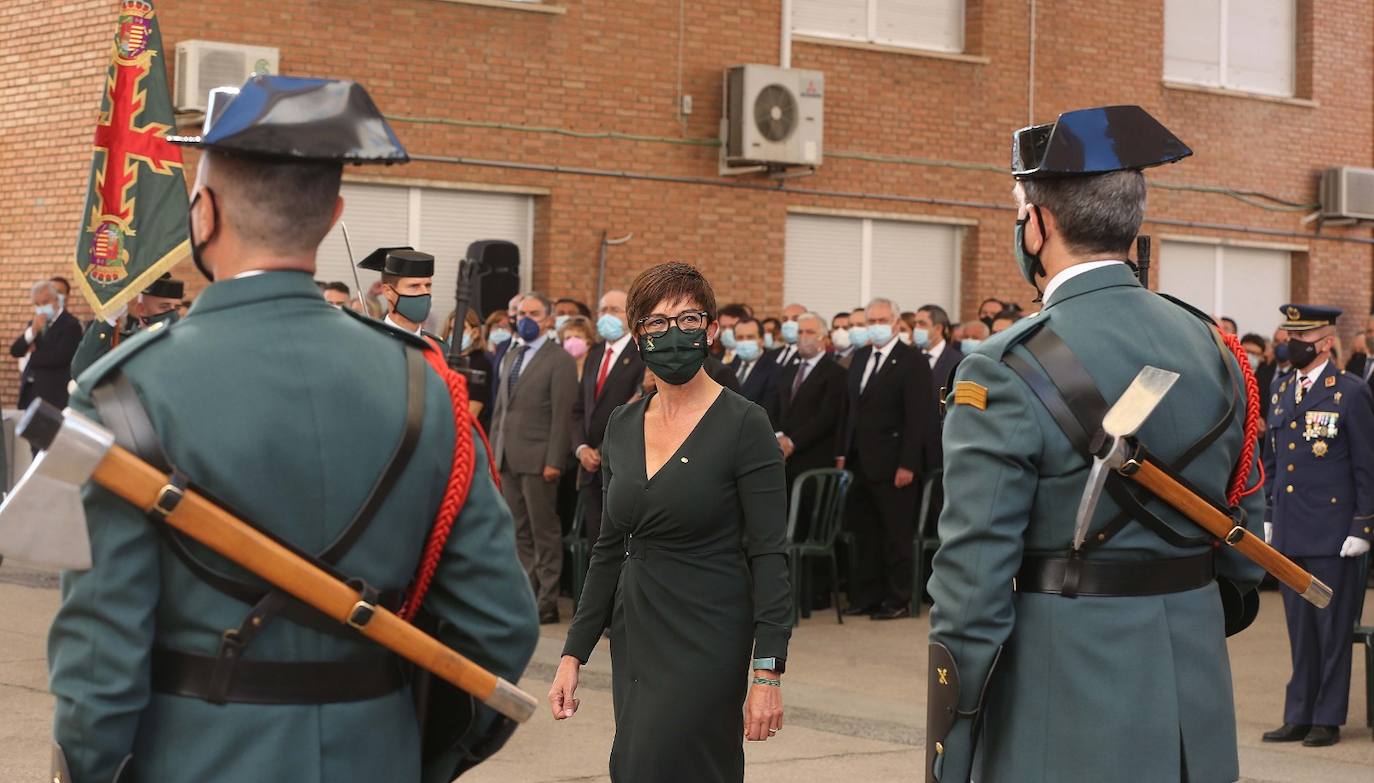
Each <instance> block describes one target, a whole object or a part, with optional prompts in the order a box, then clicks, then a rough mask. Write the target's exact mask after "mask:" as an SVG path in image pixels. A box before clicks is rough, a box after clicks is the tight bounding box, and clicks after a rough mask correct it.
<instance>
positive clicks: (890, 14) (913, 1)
mask: <svg viewBox="0 0 1374 783" xmlns="http://www.w3.org/2000/svg"><path fill="white" fill-rule="evenodd" d="M874 2H875V5H876V17H877V19H876V21H875V33H874V40H875V42H877V43H883V44H892V45H895V46H911V47H915V48H919V49H934V50H937V51H942V52H962V51H963V50H964V2H963V0H874Z"/></svg>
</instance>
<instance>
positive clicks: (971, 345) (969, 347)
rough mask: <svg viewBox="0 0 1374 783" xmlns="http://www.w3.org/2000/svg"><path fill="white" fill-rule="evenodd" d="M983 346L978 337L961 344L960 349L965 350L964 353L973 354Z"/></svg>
mask: <svg viewBox="0 0 1374 783" xmlns="http://www.w3.org/2000/svg"><path fill="white" fill-rule="evenodd" d="M982 344H983V341H982V340H979V339H978V338H977V337H970V338H968V339H967V340H964V341H963V342H962V343H959V347H960V348H962V349H963V352H964V353H973V352H974V351H976V350H978V346H980V345H982Z"/></svg>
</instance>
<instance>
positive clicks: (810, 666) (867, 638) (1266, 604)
mask: <svg viewBox="0 0 1374 783" xmlns="http://www.w3.org/2000/svg"><path fill="white" fill-rule="evenodd" d="M55 584H56V581H55V579H54V578H53V577H52V576H51V575H49V574H45V573H42V572H38V571H35V570H32V569H26V568H23V567H22V566H17V565H15V564H13V563H5V564H4V565H3V566H0V605H3V606H4V607H5V612H4V613H3V614H2V615H0V748H4V751H3V753H0V783H11V782H13V783H20V781H24V782H25V783H27V781H33V780H42V779H45V777H44V773H45V772H46V770H47V764H48V752H49V750H48V749H49V744H48V743H49V722H50V718H51V712H52V698H51V697H50V696H48V694H47V690H46V666H45V657H44V649H45V648H44V639H45V636H46V632H47V626H48V624H49V623H50V622H51V620H52V615H53V612H54V611H55V610H56V608H57V591H56V589H55ZM564 608H565V616H566V613H567V612H566V609H567V607H566V606H565V607H564ZM1372 621H1374V600H1369V601H1366V608H1365V622H1366V623H1370V622H1372ZM928 628H929V623H928V621H927V618H926V617H925V616H923V617H921V618H920V619H916V620H905V621H895V622H888V623H875V622H871V621H869V620H867V619H858V620H850V621H848V622H846V623H845V624H844V625H843V626H840V625H837V624H836V623H835V616H834V613H833V612H829V613H827V612H818V613H816V615H815V616H813V617H812V618H810V619H809V620H805V621H803V622H802V624H801V626H800V627H799V628H798V629H797V630H796V632H795V634H794V636H793V642H792V653H791V657H790V659H789V661H788V671H787V675H786V677H785V680H786V684H785V685H784V688H783V694H784V697H783V698H784V703H785V707H786V713H787V716H786V728H785V729H784V730H783V732H782V733H781V734H779V735H778V736H777V737H776V738H775V739H773V740H770V741H769V742H766V743H749V744H748V745H747V747H746V758H747V759H748V773H747V779H748V780H749V781H750V783H781V782H782V781H788V782H789V783H791V782H793V781H808V782H809V781H817V782H819V781H864V782H865V783H869V782H870V781H871V782H872V783H883V782H885V781H894V782H895V781H903V783H910V782H915V781H919V770H920V766H921V761H922V759H923V754H924V751H923V747H924V737H925V733H924V721H925V688H924V684H923V683H924V682H925V671H926V651H925V647H926V643H925V638H926V631H927V630H928ZM566 630H567V625H566V622H565V623H564V624H563V625H559V626H545V627H544V631H543V638H542V639H541V642H540V646H539V650H538V652H537V653H536V655H535V659H534V662H533V664H532V665H531V666H530V669H529V671H528V672H527V674H526V676H525V678H524V680H523V681H522V682H521V686H522V687H524V688H525V689H526V690H528V691H530V692H531V693H533V694H534V695H536V696H538V697H539V698H540V699H541V700H542V699H543V698H544V696H545V694H547V693H548V688H549V683H550V681H551V679H552V677H553V672H554V669H555V666H556V665H557V662H558V654H559V652H560V650H561V647H562V643H563V635H564V633H565V632H566ZM1231 661H1232V667H1233V669H1234V678H1235V690H1236V708H1237V714H1238V716H1239V725H1240V760H1241V772H1242V773H1243V775H1244V778H1243V779H1244V780H1245V781H1249V782H1251V783H1344V782H1345V781H1349V783H1369V781H1371V780H1374V741H1371V735H1370V730H1369V729H1368V728H1366V727H1365V726H1364V719H1365V702H1364V687H1363V686H1364V677H1365V676H1366V673H1365V672H1364V671H1363V668H1364V667H1363V665H1362V663H1360V662H1359V661H1358V660H1357V661H1356V662H1355V664H1354V672H1353V678H1352V692H1351V699H1350V724H1349V725H1347V726H1346V728H1345V730H1344V732H1343V735H1342V741H1341V743H1340V744H1339V745H1336V746H1335V747H1332V748H1322V749H1314V748H1303V747H1301V745H1292V744H1289V745H1265V744H1262V743H1261V742H1260V734H1261V733H1263V732H1264V731H1266V730H1268V729H1271V728H1274V727H1275V726H1276V725H1277V724H1278V723H1279V722H1280V718H1281V716H1282V709H1283V690H1284V684H1285V682H1286V681H1287V677H1288V671H1289V670H1288V666H1289V662H1288V643H1287V637H1286V632H1285V630H1284V623H1283V612H1282V609H1281V607H1280V605H1279V601H1278V599H1277V594H1275V593H1266V594H1265V595H1264V601H1263V609H1262V610H1261V613H1260V617H1259V620H1257V621H1256V623H1255V625H1254V626H1252V627H1251V628H1250V629H1249V630H1248V631H1246V632H1245V633H1243V634H1241V635H1240V636H1239V637H1237V638H1236V639H1234V640H1232V644H1231ZM609 663H610V661H609V655H607V654H606V650H605V649H604V643H603V649H601V650H599V651H598V652H597V654H596V655H595V656H594V657H593V659H592V662H591V664H589V666H588V667H587V668H586V669H585V670H584V673H583V677H582V686H581V688H580V690H579V694H578V695H579V697H580V698H581V699H582V707H581V710H580V711H579V713H578V715H577V717H575V718H573V719H572V720H569V721H563V722H560V723H555V722H554V720H553V719H552V718H551V717H550V716H549V714H548V712H547V711H541V712H540V713H538V714H537V715H536V716H535V718H534V719H533V720H531V721H530V723H529V724H528V725H527V726H525V727H523V728H522V729H521V730H520V731H519V732H517V733H516V735H515V738H514V739H512V740H511V743H510V744H509V745H508V746H507V747H506V749H505V751H503V752H502V753H501V754H500V755H498V756H497V757H496V758H495V759H493V760H492V761H489V762H488V763H486V764H485V765H483V766H482V767H480V768H478V769H477V770H475V771H473V772H472V773H469V775H467V776H465V777H464V778H463V781H464V783H600V782H601V781H607V780H609V778H608V777H607V776H606V758H607V754H608V752H609V750H610V744H611V737H612V734H613V730H614V726H613V724H612V721H611V704H610V676H609V673H610V670H609Z"/></svg>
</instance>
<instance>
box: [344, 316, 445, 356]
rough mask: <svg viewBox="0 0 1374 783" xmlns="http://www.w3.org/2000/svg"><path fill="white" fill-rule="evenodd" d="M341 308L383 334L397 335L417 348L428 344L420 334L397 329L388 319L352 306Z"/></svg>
mask: <svg viewBox="0 0 1374 783" xmlns="http://www.w3.org/2000/svg"><path fill="white" fill-rule="evenodd" d="M340 310H341V311H342V312H344V313H347V314H348V315H349V316H351V317H352V318H353V320H355V321H358V322H359V323H364V324H367V325H368V326H370V327H372V328H373V329H376V330H377V331H379V332H381V333H382V334H385V335H387V336H389V337H395V338H396V339H397V340H400V341H401V342H405V343H410V344H411V345H414V346H415V347H417V348H424V347H426V346H427V345H428V343H426V342H425V341H424V338H422V337H420V336H419V335H414V334H411V333H410V332H407V331H404V330H401V329H397V328H396V327H394V326H392V325H391V324H389V323H387V322H386V321H383V320H381V319H378V318H373V317H372V316H370V315H364V314H362V313H360V312H358V311H357V310H354V309H353V308H351V307H343V308H340Z"/></svg>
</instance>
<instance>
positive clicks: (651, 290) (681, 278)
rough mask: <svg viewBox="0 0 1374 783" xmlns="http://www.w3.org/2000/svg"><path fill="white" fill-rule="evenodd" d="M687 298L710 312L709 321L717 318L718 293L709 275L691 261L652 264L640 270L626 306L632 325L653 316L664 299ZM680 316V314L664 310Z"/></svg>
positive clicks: (707, 314) (631, 285) (631, 326)
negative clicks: (709, 279) (689, 262)
mask: <svg viewBox="0 0 1374 783" xmlns="http://www.w3.org/2000/svg"><path fill="white" fill-rule="evenodd" d="M674 299H686V300H687V301H689V302H693V303H695V304H696V306H697V307H700V308H701V309H702V310H704V311H706V316H707V318H708V319H709V320H711V321H714V320H716V292H715V289H713V288H711V284H710V283H709V282H708V281H707V280H706V276H705V275H703V274H702V273H701V271H700V270H699V269H697V268H696V267H694V266H692V265H691V264H685V263H683V262H681V261H668V262H666V263H663V264H658V265H657V266H652V267H649V268H648V269H646V270H644V271H643V272H640V273H639V277H636V278H635V281H634V282H633V283H632V284H630V294H629V297H628V301H627V303H626V305H625V311H626V315H627V316H628V317H629V321H630V328H631V329H633V328H634V327H635V325H636V324H638V323H639V319H641V318H643V317H645V316H647V315H651V314H653V312H654V307H655V306H657V305H658V303H659V302H662V301H671V300H674ZM664 315H677V313H664Z"/></svg>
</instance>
